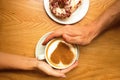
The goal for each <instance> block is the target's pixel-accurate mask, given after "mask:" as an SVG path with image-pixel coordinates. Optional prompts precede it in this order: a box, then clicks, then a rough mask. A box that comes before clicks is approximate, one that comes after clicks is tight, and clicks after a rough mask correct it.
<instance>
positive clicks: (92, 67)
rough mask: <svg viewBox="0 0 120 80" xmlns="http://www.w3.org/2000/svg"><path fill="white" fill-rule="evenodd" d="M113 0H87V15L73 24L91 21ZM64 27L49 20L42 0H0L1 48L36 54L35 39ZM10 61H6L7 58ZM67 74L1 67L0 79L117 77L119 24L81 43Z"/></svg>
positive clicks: (103, 79)
mask: <svg viewBox="0 0 120 80" xmlns="http://www.w3.org/2000/svg"><path fill="white" fill-rule="evenodd" d="M114 2H115V0H90V7H89V10H88V13H87V14H86V16H85V17H84V18H83V19H82V20H81V21H80V22H78V23H76V24H74V25H78V26H82V25H85V24H88V23H90V22H92V21H93V20H94V19H96V18H97V17H98V16H99V15H100V14H102V13H103V12H104V10H106V9H107V8H108V7H109V6H110V5H112V4H113V3H114ZM61 27H64V25H60V24H58V23H56V22H54V21H53V20H51V19H50V18H49V17H48V16H47V14H46V12H45V10H44V5H43V0H0V51H2V52H6V53H10V54H16V55H21V56H26V57H35V55H34V54H35V46H36V43H37V41H38V40H39V39H40V38H41V36H42V35H44V34H45V33H47V32H49V31H52V30H55V29H58V28H61ZM8 62H9V61H8ZM66 75H67V77H66V78H56V77H51V76H47V75H46V74H44V73H43V72H41V71H19V70H9V71H4V70H3V71H0V80H120V25H115V26H113V28H111V29H109V30H108V31H105V32H103V33H102V34H101V35H100V36H98V37H97V38H96V39H95V40H93V42H92V43H91V44H89V45H88V46H80V57H79V65H78V67H77V68H75V69H74V70H72V71H70V72H69V73H67V74H66Z"/></svg>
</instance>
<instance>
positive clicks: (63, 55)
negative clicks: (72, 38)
mask: <svg viewBox="0 0 120 80" xmlns="http://www.w3.org/2000/svg"><path fill="white" fill-rule="evenodd" d="M77 58H78V48H77V46H76V45H74V44H69V43H66V42H65V41H64V40H63V39H61V38H55V39H53V40H51V41H49V42H48V44H47V45H46V47H45V59H46V61H47V62H48V64H49V65H51V66H52V67H53V68H57V69H65V68H68V67H70V66H71V65H72V64H74V62H75V61H76V59H77Z"/></svg>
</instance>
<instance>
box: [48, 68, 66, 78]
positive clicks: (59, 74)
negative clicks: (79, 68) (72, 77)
mask: <svg viewBox="0 0 120 80" xmlns="http://www.w3.org/2000/svg"><path fill="white" fill-rule="evenodd" d="M48 75H51V76H55V77H63V78H65V77H66V76H65V74H64V73H62V72H60V71H58V70H54V69H53V70H52V71H51V72H50V73H49V74H48Z"/></svg>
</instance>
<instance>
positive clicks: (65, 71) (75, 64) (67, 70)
mask: <svg viewBox="0 0 120 80" xmlns="http://www.w3.org/2000/svg"><path fill="white" fill-rule="evenodd" d="M77 65H78V61H76V62H75V63H74V64H73V65H72V66H70V67H69V68H66V69H63V70H61V72H62V73H67V72H69V71H71V70H72V69H74V68H75V67H77Z"/></svg>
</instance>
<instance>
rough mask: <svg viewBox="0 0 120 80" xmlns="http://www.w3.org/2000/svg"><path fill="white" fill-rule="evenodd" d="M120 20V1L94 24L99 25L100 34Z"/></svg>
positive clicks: (117, 0)
mask: <svg viewBox="0 0 120 80" xmlns="http://www.w3.org/2000/svg"><path fill="white" fill-rule="evenodd" d="M119 20H120V0H116V2H115V3H114V4H113V5H112V6H110V7H109V8H108V9H107V10H106V11H105V12H104V13H103V14H102V15H100V16H99V18H98V19H96V20H95V21H94V23H93V24H97V25H98V29H99V32H101V31H103V30H105V29H107V28H108V27H110V26H111V25H112V24H114V23H116V22H117V21H119Z"/></svg>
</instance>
